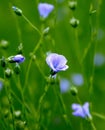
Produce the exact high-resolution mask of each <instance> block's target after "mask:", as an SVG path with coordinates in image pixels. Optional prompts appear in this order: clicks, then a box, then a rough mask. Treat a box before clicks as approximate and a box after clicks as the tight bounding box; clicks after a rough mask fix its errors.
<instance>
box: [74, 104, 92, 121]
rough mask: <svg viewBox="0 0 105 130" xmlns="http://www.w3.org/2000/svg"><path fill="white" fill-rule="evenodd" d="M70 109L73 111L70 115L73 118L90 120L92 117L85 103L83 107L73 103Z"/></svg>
mask: <svg viewBox="0 0 105 130" xmlns="http://www.w3.org/2000/svg"><path fill="white" fill-rule="evenodd" d="M72 109H73V110H74V112H73V113H72V114H73V115H74V116H79V117H82V118H89V119H92V116H91V114H90V112H89V103H88V102H86V103H85V104H84V105H83V106H81V105H80V104H76V103H73V104H72Z"/></svg>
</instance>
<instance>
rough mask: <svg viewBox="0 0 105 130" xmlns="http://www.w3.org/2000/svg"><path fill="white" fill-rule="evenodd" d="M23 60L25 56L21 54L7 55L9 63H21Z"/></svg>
mask: <svg viewBox="0 0 105 130" xmlns="http://www.w3.org/2000/svg"><path fill="white" fill-rule="evenodd" d="M24 60H25V57H24V56H23V55H21V54H18V55H15V56H10V57H8V61H9V62H10V63H15V62H17V63H22V62H24Z"/></svg>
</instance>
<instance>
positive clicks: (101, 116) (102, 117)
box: [92, 112, 105, 120]
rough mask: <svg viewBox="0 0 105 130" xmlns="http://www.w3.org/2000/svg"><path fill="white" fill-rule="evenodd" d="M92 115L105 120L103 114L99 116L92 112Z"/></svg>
mask: <svg viewBox="0 0 105 130" xmlns="http://www.w3.org/2000/svg"><path fill="white" fill-rule="evenodd" d="M92 114H93V115H94V116H97V117H99V118H101V119H103V120H105V116H103V115H101V114H99V113H96V112H92Z"/></svg>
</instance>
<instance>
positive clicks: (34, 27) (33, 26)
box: [22, 14, 41, 35]
mask: <svg viewBox="0 0 105 130" xmlns="http://www.w3.org/2000/svg"><path fill="white" fill-rule="evenodd" d="M22 16H23V18H24V19H25V20H26V21H27V22H28V23H29V25H30V26H31V27H32V28H33V29H34V30H36V31H37V32H38V33H39V34H40V35H41V32H40V30H39V29H38V28H37V27H36V26H35V25H33V24H32V23H31V22H30V20H29V19H28V18H27V17H26V16H25V15H24V14H22Z"/></svg>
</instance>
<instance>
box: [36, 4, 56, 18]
mask: <svg viewBox="0 0 105 130" xmlns="http://www.w3.org/2000/svg"><path fill="white" fill-rule="evenodd" d="M53 9H54V6H53V5H51V4H48V3H39V5H38V11H39V13H40V16H42V17H43V18H46V17H48V15H49V14H50V13H51V12H52V10H53Z"/></svg>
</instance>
